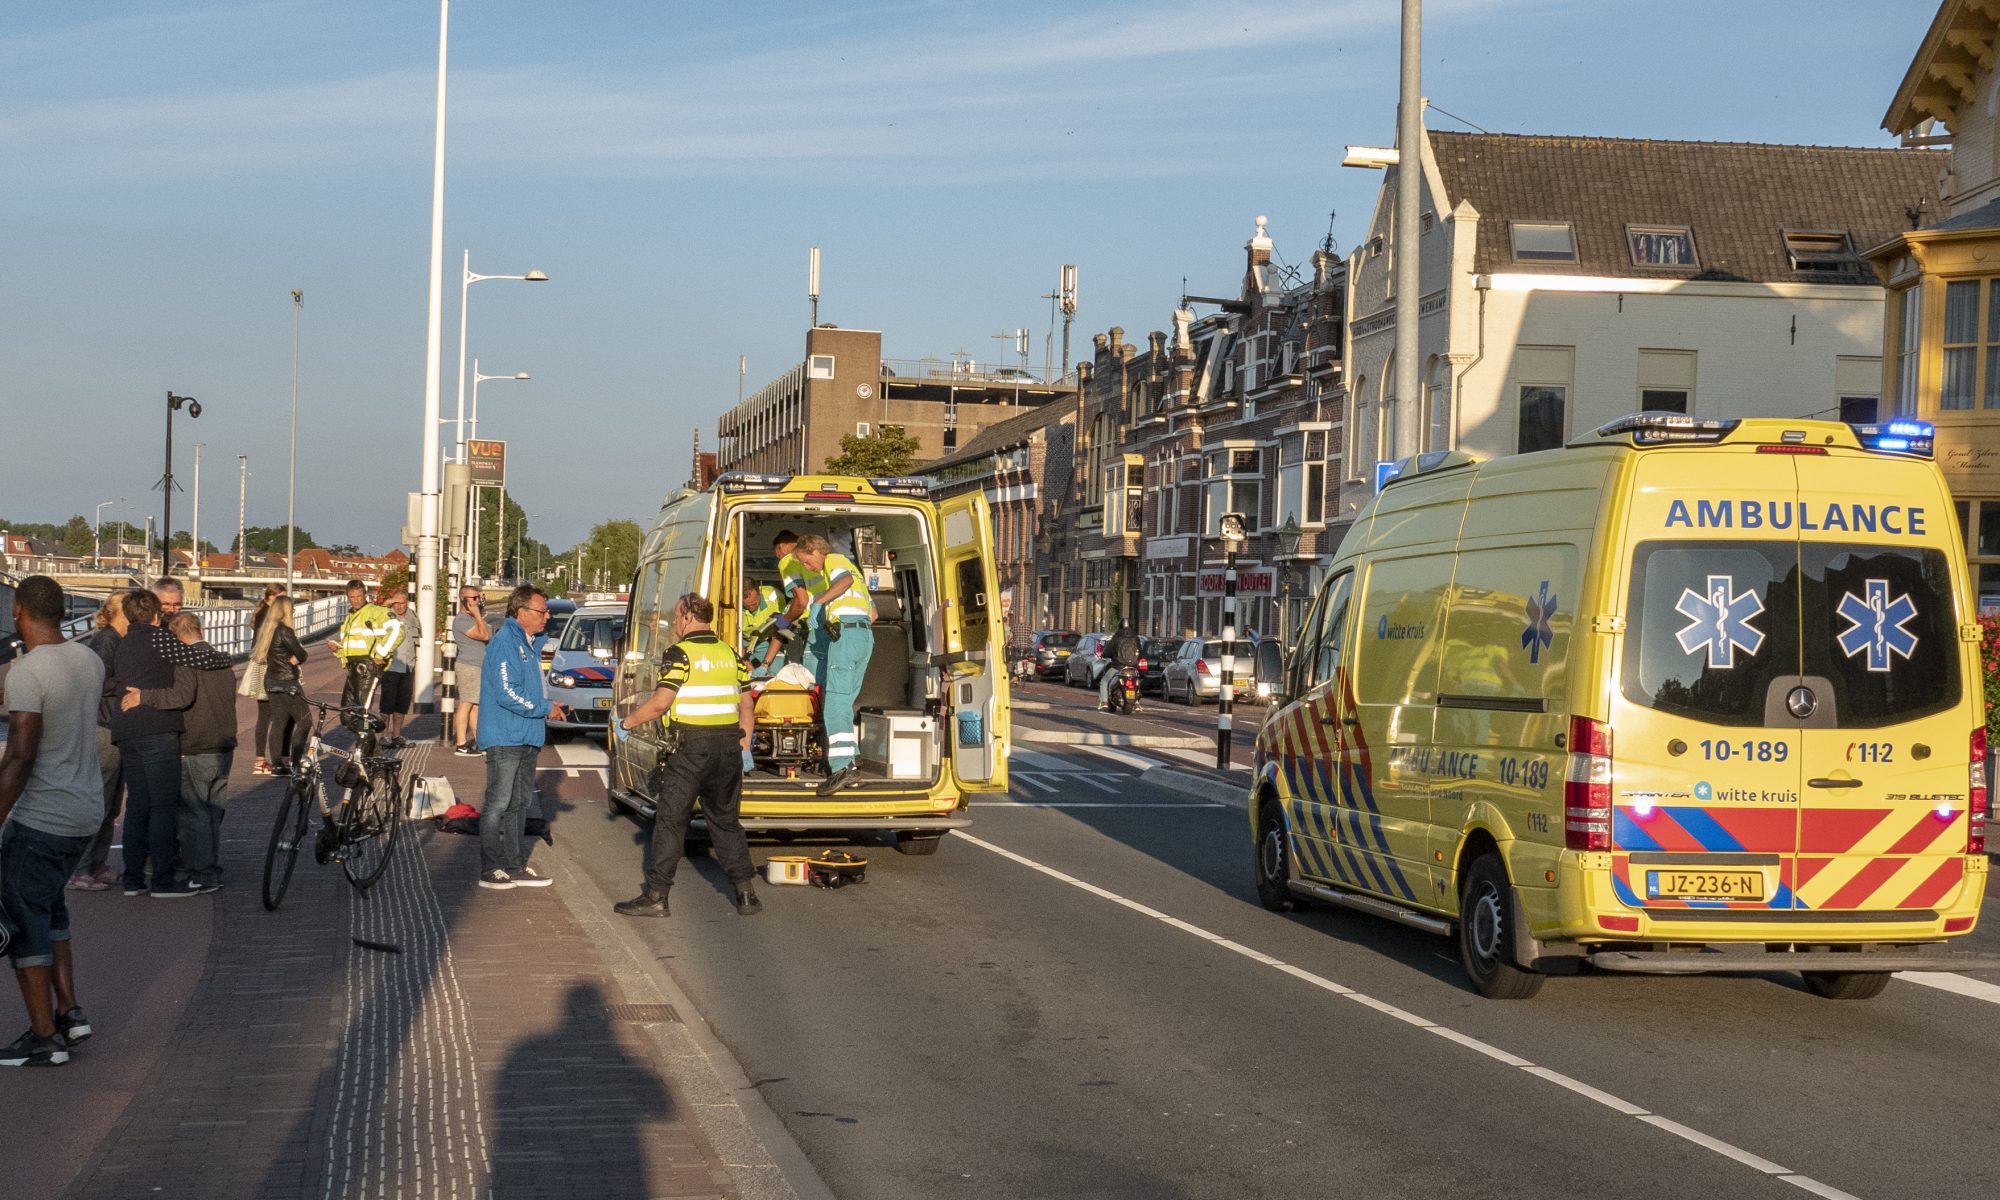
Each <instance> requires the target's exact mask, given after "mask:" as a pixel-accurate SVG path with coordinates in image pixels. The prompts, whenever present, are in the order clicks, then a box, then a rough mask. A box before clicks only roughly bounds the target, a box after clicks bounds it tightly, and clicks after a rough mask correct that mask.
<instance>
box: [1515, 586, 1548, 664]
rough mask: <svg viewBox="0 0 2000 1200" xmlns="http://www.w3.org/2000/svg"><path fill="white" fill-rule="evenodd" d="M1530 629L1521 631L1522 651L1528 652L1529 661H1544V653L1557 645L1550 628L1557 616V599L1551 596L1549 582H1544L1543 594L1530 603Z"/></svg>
mask: <svg viewBox="0 0 2000 1200" xmlns="http://www.w3.org/2000/svg"><path fill="white" fill-rule="evenodd" d="M1527 611H1528V627H1527V628H1526V629H1524V630H1522V631H1521V649H1523V650H1526V651H1527V652H1528V661H1529V662H1531V663H1538V662H1540V661H1542V651H1544V650H1546V649H1548V648H1549V647H1550V646H1551V645H1553V644H1555V640H1556V635H1555V631H1554V630H1553V629H1550V628H1549V618H1550V617H1553V616H1555V615H1556V598H1555V597H1554V596H1551V595H1549V581H1548V580H1546V579H1544V580H1542V592H1541V595H1540V596H1538V597H1537V598H1535V599H1533V600H1530V601H1528V610H1527Z"/></svg>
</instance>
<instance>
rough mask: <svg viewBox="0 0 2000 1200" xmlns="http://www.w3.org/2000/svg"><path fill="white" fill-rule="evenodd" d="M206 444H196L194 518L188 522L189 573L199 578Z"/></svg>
mask: <svg viewBox="0 0 2000 1200" xmlns="http://www.w3.org/2000/svg"><path fill="white" fill-rule="evenodd" d="M205 445H207V443H206V442H196V443H195V444H194V519H193V520H191V521H189V522H188V562H189V563H190V564H192V565H191V566H190V567H189V568H188V573H189V574H191V575H194V576H195V577H197V578H199V577H200V575H201V448H202V447H203V446H205Z"/></svg>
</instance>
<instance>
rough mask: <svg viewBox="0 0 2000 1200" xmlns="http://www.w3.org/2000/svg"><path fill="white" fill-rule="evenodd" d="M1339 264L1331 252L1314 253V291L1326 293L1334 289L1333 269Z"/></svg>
mask: <svg viewBox="0 0 2000 1200" xmlns="http://www.w3.org/2000/svg"><path fill="white" fill-rule="evenodd" d="M1339 262H1340V260H1339V259H1338V258H1336V257H1334V255H1333V253H1332V252H1331V251H1328V250H1315V251H1313V290H1315V291H1321V292H1324V291H1327V290H1329V289H1331V288H1332V287H1333V269H1334V267H1335V266H1336V265H1337V264H1338V263H1339Z"/></svg>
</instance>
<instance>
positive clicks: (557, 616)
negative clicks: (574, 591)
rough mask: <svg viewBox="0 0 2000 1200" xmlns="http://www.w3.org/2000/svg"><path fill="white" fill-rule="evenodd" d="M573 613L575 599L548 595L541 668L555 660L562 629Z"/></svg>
mask: <svg viewBox="0 0 2000 1200" xmlns="http://www.w3.org/2000/svg"><path fill="white" fill-rule="evenodd" d="M575 614H576V601H574V600H567V599H563V598H560V597H556V596H550V597H549V627H548V630H547V636H545V637H544V638H543V639H542V670H544V671H546V670H548V669H549V665H550V664H551V663H553V662H554V661H555V657H556V647H557V645H559V644H560V643H561V642H562V638H563V630H564V629H565V628H567V627H568V625H569V619H570V618H571V617H572V616H574V615H575Z"/></svg>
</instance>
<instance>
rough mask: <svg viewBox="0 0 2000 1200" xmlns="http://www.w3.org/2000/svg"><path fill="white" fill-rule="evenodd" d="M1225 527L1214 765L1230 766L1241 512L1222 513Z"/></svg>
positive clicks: (1218, 766)
mask: <svg viewBox="0 0 2000 1200" xmlns="http://www.w3.org/2000/svg"><path fill="white" fill-rule="evenodd" d="M1220 526H1221V531H1222V681H1221V692H1220V694H1219V695H1218V696H1217V698H1216V705H1215V709H1216V711H1215V766H1216V769H1217V770H1219V771H1226V770H1228V769H1229V740H1230V735H1231V733H1232V724H1233V722H1234V720H1235V718H1234V717H1233V716H1232V715H1231V704H1230V702H1231V701H1232V700H1234V699H1235V696H1236V552H1237V551H1238V550H1241V549H1242V548H1243V542H1244V537H1245V534H1244V529H1243V514H1242V513H1223V514H1222V519H1221V521H1220Z"/></svg>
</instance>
